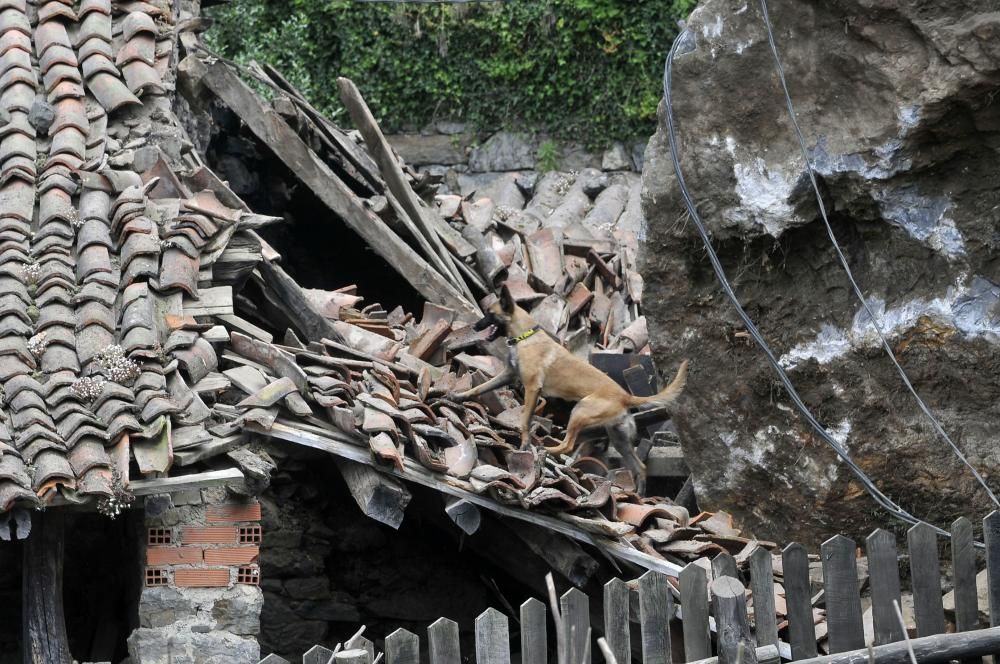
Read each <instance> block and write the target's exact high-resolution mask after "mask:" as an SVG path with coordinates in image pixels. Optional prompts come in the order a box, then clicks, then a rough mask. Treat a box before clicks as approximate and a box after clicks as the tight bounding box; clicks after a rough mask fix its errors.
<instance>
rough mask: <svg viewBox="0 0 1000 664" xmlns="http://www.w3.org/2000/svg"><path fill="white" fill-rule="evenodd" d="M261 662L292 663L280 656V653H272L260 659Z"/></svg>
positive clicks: (274, 663) (269, 663)
mask: <svg viewBox="0 0 1000 664" xmlns="http://www.w3.org/2000/svg"><path fill="white" fill-rule="evenodd" d="M259 664H290V663H289V661H288V660H287V659H285V658H284V657H279V656H278V655H275V654H274V653H271V654H270V655H268V656H267V657H265V658H264V659H262V660H260V662H259Z"/></svg>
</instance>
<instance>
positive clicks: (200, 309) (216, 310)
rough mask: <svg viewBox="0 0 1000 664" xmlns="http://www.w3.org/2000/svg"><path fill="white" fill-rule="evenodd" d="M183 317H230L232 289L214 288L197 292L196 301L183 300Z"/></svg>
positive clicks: (186, 298)
mask: <svg viewBox="0 0 1000 664" xmlns="http://www.w3.org/2000/svg"><path fill="white" fill-rule="evenodd" d="M182 307H183V309H184V315H185V316H232V315H233V287H232V286H215V287H213V288H201V289H199V290H198V299H197V300H195V299H194V298H191V297H185V298H184V299H183V303H182Z"/></svg>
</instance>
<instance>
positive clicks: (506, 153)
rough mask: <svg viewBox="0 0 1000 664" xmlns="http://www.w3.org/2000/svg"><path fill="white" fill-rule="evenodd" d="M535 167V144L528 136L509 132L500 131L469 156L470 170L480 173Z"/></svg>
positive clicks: (474, 149)
mask: <svg viewBox="0 0 1000 664" xmlns="http://www.w3.org/2000/svg"><path fill="white" fill-rule="evenodd" d="M534 167H535V145H534V142H533V141H532V140H531V139H530V138H529V137H527V136H524V135H522V134H515V133H512V132H509V131H498V132H497V133H495V134H493V135H492V136H490V137H489V138H488V139H487V140H486V142H485V143H483V144H482V145H480V146H479V147H477V148H473V150H472V153H471V154H470V155H469V169H470V170H472V171H475V172H479V173H485V172H487V171H517V170H521V169H531V168H534Z"/></svg>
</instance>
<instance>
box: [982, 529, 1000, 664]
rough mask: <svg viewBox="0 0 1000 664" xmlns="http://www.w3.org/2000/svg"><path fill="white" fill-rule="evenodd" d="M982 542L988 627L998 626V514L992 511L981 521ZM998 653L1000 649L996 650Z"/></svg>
mask: <svg viewBox="0 0 1000 664" xmlns="http://www.w3.org/2000/svg"><path fill="white" fill-rule="evenodd" d="M983 542H984V543H985V544H986V584H987V586H988V587H989V597H990V625H991V626H993V627H997V626H1000V512H998V511H996V510H994V511H992V512H990V513H989V514H988V515H987V516H986V518H985V519H983ZM997 652H1000V649H998V650H997Z"/></svg>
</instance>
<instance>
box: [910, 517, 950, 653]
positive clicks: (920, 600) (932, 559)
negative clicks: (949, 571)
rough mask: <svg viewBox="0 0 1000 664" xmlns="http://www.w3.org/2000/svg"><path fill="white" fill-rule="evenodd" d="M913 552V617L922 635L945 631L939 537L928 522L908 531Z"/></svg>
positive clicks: (911, 552) (911, 573) (918, 631)
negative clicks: (938, 546)
mask: <svg viewBox="0 0 1000 664" xmlns="http://www.w3.org/2000/svg"><path fill="white" fill-rule="evenodd" d="M906 541H907V544H908V548H909V551H910V576H911V578H912V579H913V615H914V618H915V619H916V623H917V635H918V636H931V635H932V634H941V633H943V632H944V605H943V603H942V601H941V564H940V562H939V561H938V549H937V535H936V534H935V533H934V529H933V528H931V527H930V526H929V525H927V524H926V523H918V524H917V525H915V526H913V527H912V528H910V529H909V530H908V531H907V532H906Z"/></svg>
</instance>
